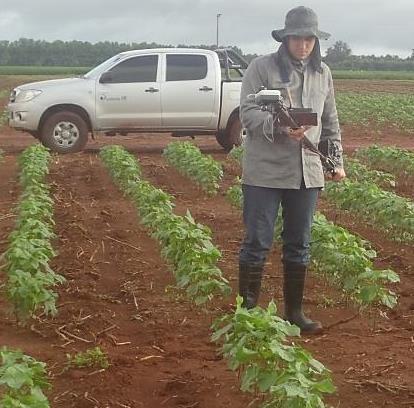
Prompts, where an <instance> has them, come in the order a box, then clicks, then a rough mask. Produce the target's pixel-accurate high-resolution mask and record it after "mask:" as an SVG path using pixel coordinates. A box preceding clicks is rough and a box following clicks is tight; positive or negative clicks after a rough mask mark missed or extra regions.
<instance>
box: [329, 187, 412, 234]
mask: <svg viewBox="0 0 414 408" xmlns="http://www.w3.org/2000/svg"><path fill="white" fill-rule="evenodd" d="M324 195H325V197H326V198H327V199H328V200H329V201H330V202H332V203H333V204H334V205H336V206H337V207H339V208H341V209H344V210H349V211H352V213H355V214H357V215H358V217H359V218H361V219H364V220H365V221H366V222H367V223H368V224H369V225H371V226H372V227H373V228H376V229H378V230H381V231H384V232H385V233H386V234H387V237H388V238H390V239H394V240H397V241H400V242H413V241H414V202H413V201H411V200H409V199H407V198H404V197H400V196H398V195H396V194H395V193H392V192H390V191H384V190H381V189H380V188H379V187H378V186H377V185H376V184H375V183H372V182H369V181H364V182H358V181H351V180H344V181H343V182H341V183H333V182H331V183H327V185H326V188H325V193H324Z"/></svg>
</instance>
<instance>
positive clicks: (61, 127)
mask: <svg viewBox="0 0 414 408" xmlns="http://www.w3.org/2000/svg"><path fill="white" fill-rule="evenodd" d="M40 140H41V141H42V143H43V144H44V145H45V146H46V147H48V148H49V149H51V150H52V151H54V152H57V153H63V154H65V153H75V152H80V151H81V150H82V149H83V148H84V147H85V145H86V143H87V142H88V125H87V124H86V122H85V120H84V119H83V118H82V117H80V116H79V115H78V114H76V113H74V112H70V111H62V112H56V113H54V114H52V115H51V116H49V117H48V118H47V119H46V121H45V123H44V124H43V127H42V130H41V133H40Z"/></svg>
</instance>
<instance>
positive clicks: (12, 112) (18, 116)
mask: <svg viewBox="0 0 414 408" xmlns="http://www.w3.org/2000/svg"><path fill="white" fill-rule="evenodd" d="M6 111H7V117H8V125H9V126H10V127H12V128H14V129H18V130H37V129H38V127H39V122H40V117H41V113H40V112H38V111H37V110H36V109H35V105H34V104H31V103H30V102H26V103H9V104H8V105H7V107H6Z"/></svg>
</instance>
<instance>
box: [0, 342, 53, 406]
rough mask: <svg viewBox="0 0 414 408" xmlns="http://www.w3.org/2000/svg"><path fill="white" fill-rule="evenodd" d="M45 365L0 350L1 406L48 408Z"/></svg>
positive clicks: (8, 350)
mask: <svg viewBox="0 0 414 408" xmlns="http://www.w3.org/2000/svg"><path fill="white" fill-rule="evenodd" d="M49 388H50V384H49V382H48V379H47V375H46V364H45V363H41V362H38V361H36V360H35V359H33V358H32V357H29V356H26V355H24V354H23V353H22V352H20V351H16V350H10V349H7V348H5V347H3V348H2V349H0V407H2V408H49V406H50V405H49V402H48V400H47V398H46V396H45V394H44V393H43V392H44V391H46V390H47V389H49Z"/></svg>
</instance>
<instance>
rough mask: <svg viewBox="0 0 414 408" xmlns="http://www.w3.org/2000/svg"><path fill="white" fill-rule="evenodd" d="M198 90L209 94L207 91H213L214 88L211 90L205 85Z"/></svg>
mask: <svg viewBox="0 0 414 408" xmlns="http://www.w3.org/2000/svg"><path fill="white" fill-rule="evenodd" d="M198 90H199V91H204V92H207V91H212V90H213V88H210V87H208V86H205V85H204V86H203V87H202V88H199V89H198Z"/></svg>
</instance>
